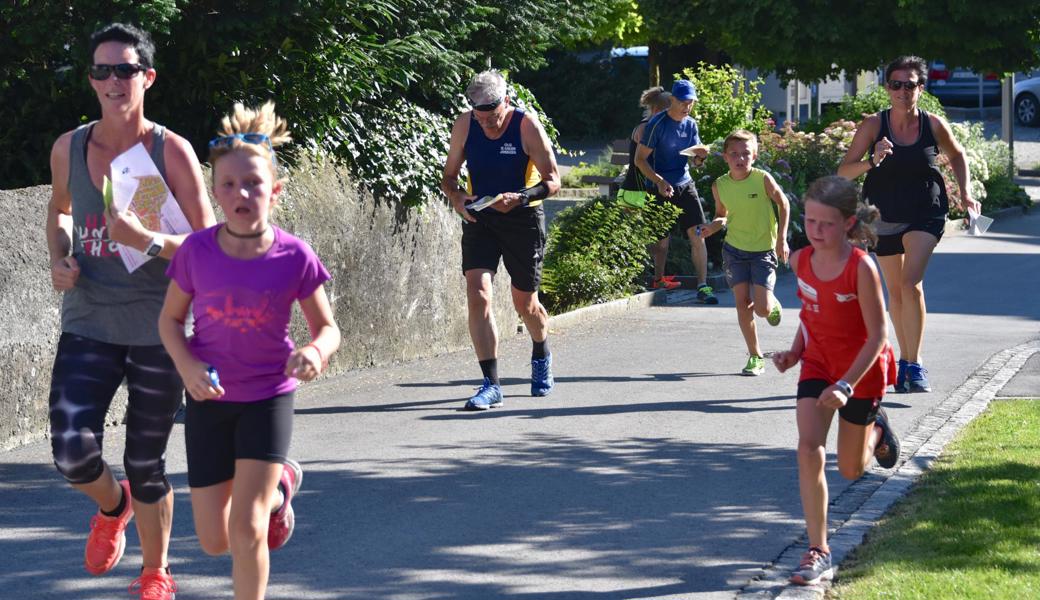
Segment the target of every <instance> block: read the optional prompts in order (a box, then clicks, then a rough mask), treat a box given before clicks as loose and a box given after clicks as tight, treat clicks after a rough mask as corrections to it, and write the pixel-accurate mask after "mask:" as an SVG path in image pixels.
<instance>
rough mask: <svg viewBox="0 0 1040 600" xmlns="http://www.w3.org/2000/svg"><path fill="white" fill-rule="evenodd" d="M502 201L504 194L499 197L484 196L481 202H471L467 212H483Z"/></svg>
mask: <svg viewBox="0 0 1040 600" xmlns="http://www.w3.org/2000/svg"><path fill="white" fill-rule="evenodd" d="M501 199H502V194H499V195H497V196H484V197H483V198H481V199H479V200H474V201H473V202H470V203H469V204H467V205H466V210H476V211H481V210H484V209H485V208H487V207H489V206H491V205H492V204H494V203H495V202H498V201H499V200H501Z"/></svg>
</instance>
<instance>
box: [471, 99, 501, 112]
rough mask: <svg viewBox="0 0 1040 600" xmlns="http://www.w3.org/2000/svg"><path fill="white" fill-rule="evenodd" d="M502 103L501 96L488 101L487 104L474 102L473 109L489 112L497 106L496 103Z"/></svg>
mask: <svg viewBox="0 0 1040 600" xmlns="http://www.w3.org/2000/svg"><path fill="white" fill-rule="evenodd" d="M499 104H502V98H499V99H498V100H495V101H494V102H488V103H487V104H474V105H473V110H476V111H480V112H491V111H493V110H495V109H496V108H498V105H499Z"/></svg>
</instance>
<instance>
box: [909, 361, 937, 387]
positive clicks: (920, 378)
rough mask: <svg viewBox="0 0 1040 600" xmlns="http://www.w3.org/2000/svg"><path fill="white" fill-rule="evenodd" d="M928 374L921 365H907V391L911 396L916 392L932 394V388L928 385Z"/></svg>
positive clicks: (913, 363)
mask: <svg viewBox="0 0 1040 600" xmlns="http://www.w3.org/2000/svg"><path fill="white" fill-rule="evenodd" d="M927 374H928V369H926V368H924V367H922V366H921V363H915V362H912V363H907V365H906V391H908V392H910V393H911V394H913V393H915V392H930V391H932V386H930V385H928V378H927V377H925V375H927Z"/></svg>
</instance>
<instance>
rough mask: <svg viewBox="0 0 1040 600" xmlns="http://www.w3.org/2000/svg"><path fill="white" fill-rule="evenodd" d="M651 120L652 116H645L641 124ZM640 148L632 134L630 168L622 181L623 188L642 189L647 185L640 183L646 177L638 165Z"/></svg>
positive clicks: (629, 150)
mask: <svg viewBox="0 0 1040 600" xmlns="http://www.w3.org/2000/svg"><path fill="white" fill-rule="evenodd" d="M649 122H650V117H646V118H644V119H643V120H642V121H640V122H639V124H638V125H636V127H639V125H646V124H647V123H649ZM638 148H639V144H637V143H636V141H635V140H633V139H632V135H631V134H629V136H628V170H627V171H625V180H624V181H623V182H621V189H623V190H642V189H643V188H644V187H645V186H643V185H640V184H641V182H642V181H643V180H644V179H646V178H645V177H643V174H642V173H641V172H640V171H639V168H638V167H636V150H637V149H638Z"/></svg>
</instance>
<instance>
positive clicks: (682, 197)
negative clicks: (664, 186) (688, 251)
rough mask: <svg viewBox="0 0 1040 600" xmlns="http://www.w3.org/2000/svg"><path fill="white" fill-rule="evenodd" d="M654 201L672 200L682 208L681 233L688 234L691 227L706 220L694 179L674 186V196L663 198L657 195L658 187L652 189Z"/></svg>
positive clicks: (679, 222)
mask: <svg viewBox="0 0 1040 600" xmlns="http://www.w3.org/2000/svg"><path fill="white" fill-rule="evenodd" d="M650 196H651V198H652V200H651V201H652V202H670V203H672V204H674V205H676V206H678V207H679V208H681V209H682V214H680V215H679V220H678V221H677V222H678V224H679V228H680V229H679V231H678V232H677V233H679V234H680V235H686V234H687V232H688V231H689V230H690V228H691V227H696V226H697V225H703V224H704V223H705V222H706V219H705V217H704V207H703V206H701V198H700V196H699V195H698V194H697V186H696V185H694V183H693V181H692V180H691V181H687V182H686V183H684V184H682V185H678V186H672V197H671V198H662V197H660V196H658V195H657V188H654V189H653V190H651V191H650Z"/></svg>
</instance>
